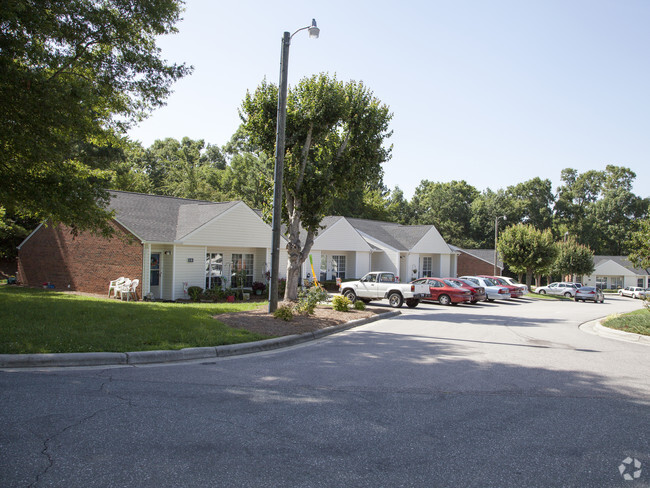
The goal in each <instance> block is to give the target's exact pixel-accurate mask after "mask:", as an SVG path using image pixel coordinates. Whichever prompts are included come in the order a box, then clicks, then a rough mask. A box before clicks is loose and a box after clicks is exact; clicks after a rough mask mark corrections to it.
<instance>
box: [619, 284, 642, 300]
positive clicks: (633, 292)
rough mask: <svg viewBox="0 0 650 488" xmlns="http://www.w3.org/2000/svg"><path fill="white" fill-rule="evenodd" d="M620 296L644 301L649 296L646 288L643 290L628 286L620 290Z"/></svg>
mask: <svg viewBox="0 0 650 488" xmlns="http://www.w3.org/2000/svg"><path fill="white" fill-rule="evenodd" d="M618 294H619V295H621V296H622V297H630V298H639V299H643V298H645V297H646V296H647V292H646V290H645V288H641V287H639V286H626V287H625V288H621V289H620V290H618Z"/></svg>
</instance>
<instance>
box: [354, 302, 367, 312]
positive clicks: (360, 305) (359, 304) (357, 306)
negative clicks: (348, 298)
mask: <svg viewBox="0 0 650 488" xmlns="http://www.w3.org/2000/svg"><path fill="white" fill-rule="evenodd" d="M353 306H354V309H355V310H362V311H363V310H365V309H366V304H365V303H363V302H362V301H361V300H357V301H356V302H354V305H353Z"/></svg>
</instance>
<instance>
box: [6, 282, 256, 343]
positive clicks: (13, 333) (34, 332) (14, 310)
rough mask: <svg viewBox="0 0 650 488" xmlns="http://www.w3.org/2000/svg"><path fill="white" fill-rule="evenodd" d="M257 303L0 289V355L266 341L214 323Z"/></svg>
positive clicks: (249, 308)
mask: <svg viewBox="0 0 650 488" xmlns="http://www.w3.org/2000/svg"><path fill="white" fill-rule="evenodd" d="M258 306H259V303H237V304H231V303H219V304H214V303H209V304H208V303H205V304H204V303H182V304H181V303H161V302H142V301H140V302H134V301H130V302H121V301H119V300H107V299H98V298H90V297H86V296H80V295H72V294H69V293H62V292H57V291H51V290H41V289H33V288H23V287H17V286H0V310H2V320H3V325H2V327H0V354H23V353H25V354H27V353H63V352H93V351H96V352H100V351H110V352H128V351H148V350H158V349H182V348H184V347H207V346H219V345H224V344H237V343H241V342H249V341H256V340H260V339H266V338H267V337H265V336H263V335H261V334H253V333H251V332H248V331H246V330H243V329H234V328H231V327H228V326H226V325H225V324H223V323H222V322H219V321H218V320H215V319H214V318H213V316H214V315H218V314H222V313H232V312H239V311H243V310H251V309H254V308H256V307H258Z"/></svg>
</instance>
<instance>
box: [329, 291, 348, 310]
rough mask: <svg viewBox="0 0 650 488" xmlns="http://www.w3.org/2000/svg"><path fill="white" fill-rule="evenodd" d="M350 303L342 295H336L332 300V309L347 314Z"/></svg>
mask: <svg viewBox="0 0 650 488" xmlns="http://www.w3.org/2000/svg"><path fill="white" fill-rule="evenodd" d="M350 305H351V302H350V300H348V299H347V297H344V296H343V295H336V296H334V298H332V308H333V309H334V310H336V311H338V312H347V311H348V310H349V308H350Z"/></svg>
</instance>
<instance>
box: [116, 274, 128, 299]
mask: <svg viewBox="0 0 650 488" xmlns="http://www.w3.org/2000/svg"><path fill="white" fill-rule="evenodd" d="M130 286H131V280H130V279H129V278H124V281H122V283H120V284H119V285H118V287H117V290H115V298H118V297H119V298H120V299H122V293H125V292H127V291H129V288H130Z"/></svg>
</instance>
